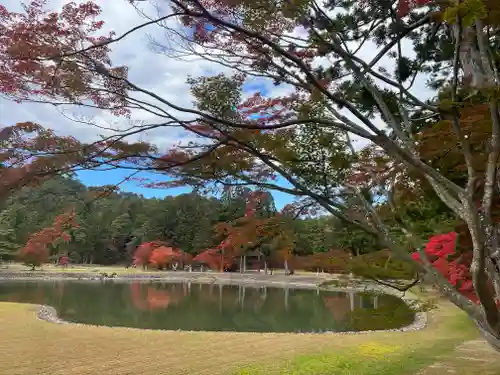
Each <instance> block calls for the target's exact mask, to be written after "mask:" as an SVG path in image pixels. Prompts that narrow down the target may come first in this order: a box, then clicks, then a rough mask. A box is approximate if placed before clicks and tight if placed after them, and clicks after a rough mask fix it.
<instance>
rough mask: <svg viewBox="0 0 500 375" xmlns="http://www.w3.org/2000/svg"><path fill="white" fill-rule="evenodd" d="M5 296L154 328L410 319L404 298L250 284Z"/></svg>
mask: <svg viewBox="0 0 500 375" xmlns="http://www.w3.org/2000/svg"><path fill="white" fill-rule="evenodd" d="M0 301H11V302H25V303H36V304H47V305H50V306H53V307H54V308H56V309H57V311H58V313H59V316H60V317H61V318H62V319H64V320H67V321H71V322H76V323H84V324H94V325H106V326H122V327H135V328H150V329H167V330H194V331H239V332H322V331H336V332H341V331H363V330H372V329H389V328H399V327H402V326H405V325H407V324H409V323H411V322H412V321H413V318H414V314H413V312H412V311H411V310H410V309H409V308H408V307H407V306H406V304H404V303H403V302H402V301H401V300H400V299H399V298H397V297H394V296H390V295H379V296H375V295H372V294H368V293H358V294H353V293H344V292H323V291H321V292H319V291H316V290H301V289H286V288H285V289H283V288H269V287H267V288H266V287H249V286H245V287H243V286H219V285H210V284H194V283H158V282H147V283H143V282H133V283H119V282H77V281H71V282H68V281H57V282H55V281H49V282H33V281H30V282H22V281H12V282H2V283H0Z"/></svg>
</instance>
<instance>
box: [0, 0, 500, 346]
mask: <svg viewBox="0 0 500 375" xmlns="http://www.w3.org/2000/svg"><path fill="white" fill-rule="evenodd" d="M131 3H133V5H135V6H137V4H136V2H135V1H131ZM422 5H425V7H421V6H422ZM499 8H500V7H499V5H498V2H497V1H494V0H463V1H457V2H453V3H446V4H444V3H443V4H441V3H440V2H430V1H423V0H422V1H420V0H418V1H410V0H401V1H399V0H398V1H382V0H374V1H362V2H358V1H354V0H347V1H342V2H339V1H333V0H332V1H328V2H327V3H326V4H325V5H323V6H321V5H319V4H318V3H317V2H316V1H306V0H299V1H292V2H275V1H272V0H265V1H263V2H255V1H246V0H241V1H237V2H234V1H226V0H218V1H212V0H189V1H184V0H172V1H171V7H169V8H168V9H162V11H164V12H165V14H160V15H155V16H154V17H153V18H151V19H149V20H148V21H147V22H145V23H144V24H143V25H138V26H137V27H135V28H134V29H133V30H131V31H130V32H137V31H139V30H141V29H142V28H143V27H145V26H146V25H147V26H150V25H153V24H155V23H156V24H158V25H159V27H162V22H163V21H165V20H167V19H173V18H175V19H177V20H178V21H180V22H181V23H182V24H183V25H184V26H185V27H186V28H188V29H189V30H190V32H189V33H186V36H185V37H184V39H183V40H182V41H181V43H180V46H179V49H180V51H179V49H175V48H169V47H168V43H164V44H167V45H166V46H165V45H163V46H162V43H161V41H159V42H158V43H157V44H158V45H159V46H161V47H162V48H163V50H164V51H169V52H171V54H172V55H175V53H176V52H177V53H179V55H182V56H184V55H186V54H189V55H192V56H197V57H201V58H204V59H207V60H210V61H212V62H214V63H219V64H220V65H222V66H224V67H225V68H228V69H230V70H232V73H233V74H232V75H231V74H230V75H224V74H218V75H214V76H210V77H190V78H189V80H188V83H189V84H190V85H191V94H192V96H193V97H194V108H182V107H180V106H178V105H176V104H175V103H172V102H170V101H169V100H167V99H165V98H163V97H161V95H159V94H157V93H155V92H152V91H150V90H148V89H146V88H143V87H140V86H139V85H137V84H135V83H134V82H132V81H131V80H130V79H129V77H128V74H127V68H125V67H122V66H118V67H115V66H113V65H112V64H111V60H110V59H109V52H110V49H111V47H112V45H113V44H114V43H119V42H121V41H122V40H125V39H126V36H127V35H129V34H126V35H122V36H115V35H106V36H102V37H99V36H94V35H97V34H98V33H99V30H100V29H101V27H102V22H101V20H99V19H98V18H99V7H98V6H97V4H96V3H93V2H87V3H81V4H76V3H69V4H67V5H65V6H64V7H63V9H62V11H61V12H49V11H48V10H46V9H45V8H44V3H43V2H40V1H33V2H31V3H29V4H28V5H26V7H25V12H24V13H22V14H19V13H14V12H9V11H8V10H7V9H5V8H4V7H2V8H0V20H1V24H0V42H1V43H0V45H1V47H0V59H1V60H2V61H3V62H4V61H5V62H6V63H5V64H4V65H3V66H2V68H0V69H1V71H0V77H1V78H0V82H1V85H0V86H1V87H2V92H4V93H6V94H7V95H8V96H10V97H11V98H13V99H14V100H18V101H29V100H33V99H35V98H36V99H37V100H40V97H41V98H42V100H43V101H44V102H48V103H54V102H55V101H58V102H60V101H63V102H65V103H73V104H78V105H90V106H93V107H97V108H100V109H103V110H106V111H109V112H111V113H113V114H115V115H117V116H128V114H129V113H130V111H131V110H137V109H140V110H142V111H146V112H149V114H152V115H154V116H155V118H159V119H161V125H158V124H151V125H150V126H142V127H140V129H139V130H136V129H134V130H133V131H123V132H121V134H119V135H116V136H114V137H111V138H110V139H109V140H106V141H101V142H100V143H97V144H93V145H90V146H88V145H82V144H78V145H75V146H73V150H75V151H76V149H78V150H79V152H80V153H79V155H80V159H83V160H85V162H86V165H87V166H88V167H95V166H98V165H103V164H104V165H112V166H116V167H122V168H132V169H136V170H156V171H158V172H160V173H164V174H169V175H170V176H171V177H174V178H173V179H170V180H169V181H168V182H164V181H160V182H150V183H147V185H148V186H151V187H155V186H156V187H170V186H180V185H182V184H188V185H191V186H194V187H196V188H199V189H205V190H209V189H215V190H217V189H219V188H221V187H227V186H253V187H256V188H259V189H274V190H278V191H281V192H285V193H288V194H291V195H293V196H295V197H297V202H296V204H295V205H294V207H295V208H297V212H298V213H300V209H301V208H302V207H305V206H312V207H314V208H315V210H317V211H323V212H326V213H328V214H331V215H333V216H335V217H337V218H339V219H341V220H344V221H346V222H349V223H351V224H353V225H356V226H357V227H359V228H361V229H363V230H365V231H366V232H368V233H370V234H371V235H372V236H373V237H374V238H376V239H377V240H378V241H379V243H380V246H381V248H384V249H387V251H389V252H390V256H391V259H392V258H394V259H398V260H400V261H407V262H413V263H412V264H413V265H414V267H415V268H416V270H417V271H418V273H421V274H424V275H425V276H426V277H428V278H429V279H431V280H432V281H433V282H434V283H435V284H436V285H437V286H438V288H439V289H440V290H441V291H442V292H443V293H444V294H445V295H446V296H447V297H448V298H449V299H450V300H451V301H452V302H453V303H454V304H455V305H457V306H458V307H460V308H461V309H463V310H464V311H466V312H467V314H468V315H469V316H470V317H471V319H472V320H474V321H475V322H476V323H477V324H478V325H479V326H480V328H481V330H482V332H483V334H485V335H486V337H487V338H488V340H489V342H490V343H492V345H494V346H496V347H497V348H500V311H499V309H498V307H497V301H498V300H499V299H500V295H499V291H500V289H499V288H498V287H497V286H498V285H500V269H499V268H498V266H497V265H498V262H499V260H500V249H498V241H497V237H498V231H499V228H498V226H497V222H496V221H495V220H494V215H495V210H494V208H495V207H494V205H493V202H494V198H495V197H496V196H498V195H499V191H498V190H499V189H498V186H497V185H498V183H497V182H498V175H497V169H498V159H499V157H500V112H499V103H498V101H499V97H498V87H499V84H500V79H499V75H498V71H499V69H500V59H499V58H498V57H499V56H498V50H499V49H498V45H499V44H500V43H499V42H500V37H499V35H500V33H499V29H500V28H499V25H500V17H499ZM160 13H161V12H160ZM162 30H164V31H165V32H166V35H165V36H166V37H167V38H172V40H178V39H175V38H179V37H180V38H183V37H182V36H179V34H178V33H177V31H175V30H168V28H163V29H162ZM90 34H92V35H93V36H90ZM410 44H411V47H409V48H410V49H411V51H408V50H407V49H406V48H403V46H408V45H410ZM353 45H355V47H353ZM363 46H368V48H373V50H374V51H377V52H376V53H375V56H374V57H373V58H371V59H367V58H366V56H363V54H362V53H359V52H360V51H361V49H362V47H363ZM371 55H373V54H371ZM318 58H323V62H322V63H319V62H318V61H319V59H318ZM325 61H328V62H325ZM256 78H259V79H263V80H266V82H271V83H273V84H274V85H275V86H277V87H279V88H283V90H282V91H281V92H282V94H281V95H276V96H273V95H272V94H271V95H269V96H267V95H263V94H262V93H260V92H256V93H253V94H250V95H243V91H244V84H245V83H246V82H248V81H249V80H250V79H256ZM425 81H428V82H429V85H428V86H429V87H430V88H431V89H432V90H434V93H433V94H434V96H431V97H426V96H425V95H420V94H418V93H420V92H421V91H422V90H418V89H417V88H415V85H416V82H417V83H418V82H425ZM138 93H140V94H141V97H140V98H139V97H138V96H137V95H136V94H138ZM148 100H149V102H148ZM477 108H480V109H481V112H480V113H481V116H482V118H481V119H480V121H479V122H480V123H481V128H480V129H477V128H478V127H476V126H474V125H475V124H476V122H478V121H477V118H476V119H474V116H476V109H477ZM179 112H182V113H183V114H184V115H185V116H186V117H187V118H184V117H182V119H181V118H179V117H178V116H177V115H176V114H177V113H179ZM436 124H437V127H448V128H449V129H452V130H453V133H454V135H455V137H456V140H455V144H456V146H457V147H455V148H453V151H454V152H455V151H456V150H457V149H459V150H460V153H461V155H463V158H462V157H460V158H456V161H459V162H460V163H461V162H462V161H463V163H462V164H465V171H466V174H465V175H461V176H460V177H461V179H455V177H457V176H452V175H449V174H447V172H449V170H448V171H446V172H442V171H441V170H440V168H441V167H440V166H438V164H439V162H437V161H435V160H432V159H431V160H430V161H429V159H424V158H423V157H422V154H425V153H426V152H428V151H429V150H428V149H426V147H425V146H426V145H429V143H428V142H429V141H426V140H425V139H419V138H418V135H425V132H426V131H425V130H423V129H425V128H431V127H432V126H434V125H436ZM159 126H161V127H164V128H167V129H168V128H169V127H180V128H182V129H184V130H185V131H186V132H188V133H189V134H191V135H195V136H196V137H197V139H198V140H199V142H192V143H191V144H188V145H177V146H174V147H172V149H171V150H169V151H168V152H166V153H159V152H158V150H157V149H156V148H154V147H153V146H151V145H148V144H145V143H137V144H128V143H127V142H126V141H124V139H125V138H126V137H127V136H130V135H131V132H135V131H146V130H147V129H149V128H154V127H159ZM467 127H469V128H470V130H471V131H472V132H473V133H475V132H477V131H479V132H481V133H484V134H488V135H487V136H486V137H485V138H482V139H483V140H485V143H486V144H487V147H483V148H479V150H484V151H485V154H486V157H485V158H483V159H481V158H476V157H475V154H477V153H478V149H474V148H473V147H472V145H471V140H477V137H476V136H475V135H474V136H471V135H470V134H468V133H467V131H466V128H467ZM485 129H489V130H488V131H486V132H485ZM134 134H135V133H134ZM353 137H355V138H357V139H363V140H365V141H366V142H368V143H369V144H370V146H371V147H372V148H371V151H370V152H373V153H375V154H377V155H379V156H380V157H381V158H383V159H385V161H383V163H381V164H382V169H381V168H379V167H380V166H381V165H380V163H379V165H376V166H375V169H372V167H373V165H372V166H371V167H370V168H368V171H367V173H365V177H364V180H363V179H362V180H359V179H354V180H353V179H352V177H353V176H354V175H356V172H357V171H356V169H357V168H358V167H360V165H359V163H360V161H362V159H363V155H362V154H360V153H358V151H357V150H356V148H355V147H354V142H353ZM483 146H484V145H483ZM89 157H90V159H89ZM365 159H366V160H369V159H370V158H369V157H368V158H367V157H365ZM88 160H90V161H88ZM436 163H437V164H436ZM384 164H385V166H387V167H388V169H384V168H385V166H384ZM478 164H481V165H482V166H481V167H478ZM456 167H459V168H463V165H462V166H460V165H458V166H456ZM447 168H448V166H447ZM380 177H382V178H380ZM388 177H389V178H388ZM464 177H465V178H464ZM281 181H285V182H286V183H281ZM387 181H390V182H393V183H392V185H394V181H395V182H397V183H400V184H401V185H402V186H405V187H407V188H409V189H408V191H412V192H416V193H418V194H421V193H422V191H421V190H418V189H414V186H415V185H418V184H419V183H420V181H425V184H427V187H428V188H429V191H428V192H425V194H423V193H422V195H421V196H422V197H423V200H424V201H427V199H434V197H433V196H432V194H435V196H437V197H438V199H439V201H440V202H441V203H443V205H444V206H445V207H446V209H447V210H449V212H451V215H452V216H455V217H457V218H459V219H460V220H461V221H462V222H463V223H464V224H465V226H466V227H467V230H468V231H469V233H470V234H471V239H472V242H471V246H472V248H471V249H470V251H471V255H472V260H471V263H470V266H469V271H470V273H471V280H472V284H473V286H474V291H475V293H476V295H477V298H478V301H479V304H476V303H475V302H473V301H471V300H470V299H469V298H468V297H467V296H464V295H463V294H462V293H460V291H459V290H457V289H456V288H455V287H454V285H452V284H450V280H446V278H444V277H443V275H442V274H441V273H440V272H439V270H438V269H436V268H435V267H434V266H433V264H431V263H430V262H427V261H426V258H423V259H421V261H420V262H417V261H415V260H414V259H413V258H412V256H411V255H410V254H411V251H410V249H412V248H415V247H417V246H415V245H416V244H417V242H420V243H423V242H425V238H423V237H422V236H421V234H422V233H418V232H417V231H416V230H414V229H415V228H405V224H406V223H405V222H404V220H402V219H401V218H400V217H399V218H398V217H397V216H396V215H393V216H389V218H388V220H386V221H385V222H384V220H383V216H384V215H385V216H386V217H387V216H388V215H386V213H387V212H392V209H391V207H390V204H389V203H390V199H391V194H392V192H393V190H392V189H388V186H387V185H388V183H387ZM366 182H368V184H367V183H366ZM389 185H391V184H389ZM392 185H391V186H392ZM402 191H404V190H400V191H399V193H400V195H402ZM367 193H372V194H367ZM368 195H371V197H372V198H374V199H367V198H369V197H368ZM381 198H384V199H385V201H386V202H387V203H385V202H383V203H380V200H381ZM434 208H436V207H434ZM428 211H432V210H431V209H429V210H428ZM435 211H436V212H438V211H439V210H438V209H437V208H436V210H435ZM283 216H286V215H276V217H277V218H274V217H273V218H269V220H266V227H270V228H273V229H271V231H272V232H274V233H276V236H270V237H272V238H277V239H278V241H279V240H283V242H284V243H283V244H280V245H279V246H277V247H278V248H279V249H281V254H282V257H283V258H284V259H285V260H289V259H291V258H290V256H291V249H292V245H291V242H293V236H288V235H281V236H280V235H279V233H282V232H283V229H282V228H286V225H284V222H285V221H286V220H282V217H283ZM292 216H293V215H292ZM242 221H247V222H248V223H259V222H260V223H262V224H263V222H261V221H260V218H251V220H250V217H248V216H247V217H246V219H244V220H242ZM278 221H282V223H280V225H276V226H275V225H273V224H274V223H277V222H278ZM248 223H246V225H243V224H242V225H235V223H232V224H224V225H222V227H225V231H226V232H227V238H230V239H231V243H230V245H231V246H228V247H226V246H223V249H221V252H222V250H223V251H224V253H225V252H226V251H227V252H228V253H231V254H232V253H233V252H234V254H236V253H237V252H238V251H241V250H239V246H236V245H237V244H238V245H240V244H241V245H244V246H246V245H248V242H249V240H248V237H249V236H250V234H249V233H251V232H252V231H253V233H259V231H260V230H261V229H258V228H262V225H260V224H257V225H253V224H252V225H250V224H248ZM252 227H253V228H254V229H255V230H251V229H250V228H252ZM278 227H279V228H281V229H279V230H278V229H275V228H278ZM427 229H428V228H427ZM427 229H426V230H427ZM245 230H248V231H247V232H246V233H247V234H246V235H245V236H243V235H240V236H238V233H245ZM222 263H223V262H221V264H222ZM450 267H452V266H451V265H450ZM491 285H493V288H492V287H491Z"/></svg>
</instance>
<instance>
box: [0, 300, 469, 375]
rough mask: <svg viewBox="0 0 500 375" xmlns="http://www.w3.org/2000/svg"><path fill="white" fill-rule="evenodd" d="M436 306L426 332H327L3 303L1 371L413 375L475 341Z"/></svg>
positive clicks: (447, 309) (451, 312) (446, 309)
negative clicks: (103, 316)
mask: <svg viewBox="0 0 500 375" xmlns="http://www.w3.org/2000/svg"><path fill="white" fill-rule="evenodd" d="M438 306H439V307H438V308H437V309H435V310H433V311H432V312H431V313H430V317H429V318H430V320H429V325H428V327H427V328H426V329H424V330H421V331H417V332H404V333H402V332H387V333H386V332H382V333H371V334H361V335H328V334H325V335H322V334H262V333H256V334H251V333H250V334H249V333H208V332H162V331H148V330H139V329H130V328H107V327H91V326H87V327H85V326H77V325H57V324H53V323H48V322H44V321H40V320H38V319H36V317H35V311H36V307H35V306H33V305H25V304H16V303H0V327H1V329H0V331H1V340H0V374H1V375H18V374H19V375H20V374H25V375H27V374H29V375H44V374H50V375H63V374H64V375H72V374H82V375H84V374H89V375H90V374H92V375H94V374H107V375H115V374H116V375H118V374H120V375H126V374H134V375H136V374H144V375H161V374H168V375H180V374H189V375H195V374H206V375H217V374H266V375H267V374H304V375H305V374H308V375H314V374H322V375H323V374H335V375H338V374H353V375H366V374H380V375H382V374H384V375H391V374H398V375H401V374H413V373H415V372H417V371H418V370H419V369H421V368H423V367H425V366H427V365H429V364H431V363H433V362H435V361H436V360H437V359H438V358H439V357H441V356H446V355H447V354H448V355H449V354H450V353H451V352H452V351H453V349H454V348H455V347H456V346H457V345H459V344H460V343H462V342H464V341H467V340H471V339H477V332H476V330H475V329H474V327H473V325H472V324H471V323H470V322H468V320H467V318H466V316H465V315H464V314H463V313H462V312H461V311H459V310H458V309H456V308H455V307H454V306H452V305H451V304H449V303H448V302H439V303H438ZM475 366H476V367H475V368H476V369H477V363H476V364H475ZM464 368H465V367H464ZM444 372H446V371H444ZM471 373H472V372H471ZM476 373H477V371H476Z"/></svg>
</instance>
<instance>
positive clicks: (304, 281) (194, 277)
mask: <svg viewBox="0 0 500 375" xmlns="http://www.w3.org/2000/svg"><path fill="white" fill-rule="evenodd" d="M155 276H156V275H155ZM273 279H274V280H273ZM0 280H9V281H29V280H31V281H37V280H40V281H50V280H53V281H62V280H68V281H71V280H77V281H78V280H79V281H94V282H95V281H103V282H127V281H128V282H130V281H150V282H193V283H201V284H222V285H252V286H268V287H281V288H283V287H285V288H286V287H289V288H295V289H315V290H317V289H319V290H323V291H338V292H358V293H359V292H372V293H383V294H390V295H393V296H396V297H398V298H400V299H401V300H403V302H405V303H406V304H407V305H409V306H410V307H412V306H415V304H416V306H417V307H418V305H419V303H418V301H419V299H418V297H416V296H415V295H414V294H412V293H410V292H405V293H402V292H399V291H397V290H395V289H393V288H389V287H385V286H382V285H378V284H375V283H371V282H363V284H362V285H352V286H349V285H348V286H345V287H344V286H343V287H336V286H325V287H323V286H320V285H319V284H321V283H322V282H324V281H326V279H325V278H319V277H314V276H284V277H283V276H281V277H280V276H276V277H272V276H271V277H269V276H266V277H255V276H254V277H249V275H239V274H234V275H232V274H229V275H206V274H205V275H201V274H187V275H182V276H181V275H173V274H171V275H161V276H160V275H158V276H157V277H151V276H149V275H127V276H123V275H122V276H116V277H114V278H104V279H103V278H102V277H99V276H97V275H95V274H89V273H87V274H67V273H66V274H64V273H60V274H50V275H49V274H43V275H40V274H38V275H37V274H29V275H26V274H20V273H19V274H13V273H9V274H5V273H4V274H3V275H2V274H1V273H0ZM35 306H36V309H37V311H36V316H37V318H38V319H40V320H44V321H47V322H50V323H55V324H73V325H76V326H84V327H89V326H93V327H105V326H98V325H89V324H82V323H73V322H68V321H65V320H63V319H61V318H59V316H58V313H57V310H56V309H55V308H54V307H52V306H48V305H35ZM426 326H427V313H426V312H423V311H417V312H415V319H414V321H413V322H412V323H410V324H409V325H407V326H404V327H400V328H393V329H385V330H366V331H346V332H333V331H324V332H321V333H314V334H331V335H355V334H356V335H358V334H369V333H375V332H409V331H417V330H421V329H423V328H425V327H426ZM108 328H117V327H112V326H111V327H108ZM119 328H122V329H123V328H127V329H141V328H130V327H119ZM146 330H152V329H146ZM155 331H164V332H169V331H170V332H203V331H187V330H155ZM224 333H227V332H224ZM245 333H247V332H245ZM286 334H297V335H300V334H312V332H310V333H308V332H300V333H295V332H290V333H286Z"/></svg>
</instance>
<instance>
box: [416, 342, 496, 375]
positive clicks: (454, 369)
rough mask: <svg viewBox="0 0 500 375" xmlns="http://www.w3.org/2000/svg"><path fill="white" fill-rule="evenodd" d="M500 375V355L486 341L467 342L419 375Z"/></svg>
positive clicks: (418, 374)
mask: <svg viewBox="0 0 500 375" xmlns="http://www.w3.org/2000/svg"><path fill="white" fill-rule="evenodd" d="M446 374H457V375H472V374H474V375H476V374H477V375H500V353H498V352H497V351H495V350H494V349H493V348H491V347H490V346H489V345H488V344H487V343H486V341H484V340H471V341H466V342H464V343H462V344H460V345H459V346H457V347H456V349H455V350H454V351H453V352H452V353H450V354H448V355H447V356H444V357H442V358H440V359H439V360H438V361H437V362H435V363H434V364H432V365H430V366H428V367H426V368H425V369H423V370H421V371H420V372H418V373H417V375H446Z"/></svg>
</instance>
